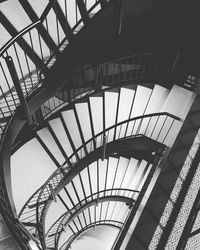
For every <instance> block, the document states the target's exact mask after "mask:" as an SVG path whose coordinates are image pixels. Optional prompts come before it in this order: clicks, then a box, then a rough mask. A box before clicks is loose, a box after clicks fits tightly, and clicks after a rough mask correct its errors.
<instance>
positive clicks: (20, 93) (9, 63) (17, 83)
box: [5, 56, 33, 125]
mask: <svg viewBox="0 0 200 250" xmlns="http://www.w3.org/2000/svg"><path fill="white" fill-rule="evenodd" d="M5 61H6V64H7V67H8V70H9V72H10V75H11V78H12V80H13V83H14V86H15V89H16V92H17V94H18V97H19V100H20V103H21V106H22V108H23V110H24V111H25V114H26V119H27V122H28V124H29V125H32V124H33V121H32V117H31V114H30V111H29V108H28V104H27V102H26V99H25V97H24V94H23V91H22V89H21V85H20V81H19V78H18V75H17V71H16V68H15V65H14V63H13V60H12V57H11V56H6V57H5Z"/></svg>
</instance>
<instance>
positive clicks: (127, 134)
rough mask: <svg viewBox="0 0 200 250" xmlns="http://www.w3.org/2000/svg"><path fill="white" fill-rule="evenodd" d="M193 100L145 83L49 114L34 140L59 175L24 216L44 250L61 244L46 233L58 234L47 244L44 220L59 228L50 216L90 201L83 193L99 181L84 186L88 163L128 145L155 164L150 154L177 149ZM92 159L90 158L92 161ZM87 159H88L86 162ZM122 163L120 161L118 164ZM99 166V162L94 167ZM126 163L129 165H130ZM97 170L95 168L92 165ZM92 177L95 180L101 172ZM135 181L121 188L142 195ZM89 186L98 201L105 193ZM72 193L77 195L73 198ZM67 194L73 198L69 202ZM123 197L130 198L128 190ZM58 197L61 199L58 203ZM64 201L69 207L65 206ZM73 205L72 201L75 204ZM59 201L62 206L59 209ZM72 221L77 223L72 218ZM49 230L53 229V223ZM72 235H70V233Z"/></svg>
mask: <svg viewBox="0 0 200 250" xmlns="http://www.w3.org/2000/svg"><path fill="white" fill-rule="evenodd" d="M194 98H195V94H194V93H193V92H191V91H189V90H186V89H184V88H182V87H179V86H177V85H174V86H173V87H172V89H171V90H168V89H166V88H164V87H162V86H159V85H156V84H155V85H154V87H153V88H152V89H151V88H147V87H145V86H142V85H128V86H123V87H118V88H105V89H103V90H102V91H101V92H99V93H94V94H91V95H90V96H87V97H83V98H82V99H80V100H78V101H76V102H75V103H72V104H69V105H67V106H65V107H64V108H63V109H61V110H60V111H59V112H57V113H55V114H53V115H52V117H51V116H50V117H49V119H48V121H46V123H45V126H44V128H40V129H39V130H38V131H37V132H36V133H35V138H36V139H37V141H38V142H39V143H40V145H41V147H42V148H43V150H44V151H45V152H46V155H47V156H48V157H49V159H50V161H52V164H53V165H54V166H55V167H54V169H55V171H54V172H53V173H52V175H51V176H50V177H49V178H48V180H47V181H46V183H45V184H44V185H42V187H40V186H35V190H36V189H37V191H36V192H35V193H34V194H33V195H32V196H31V197H30V199H29V200H28V201H27V202H26V204H25V206H24V207H23V209H22V211H21V212H20V214H19V217H20V221H21V222H22V223H23V225H25V226H26V227H27V229H28V230H29V231H30V232H31V233H32V234H34V235H38V236H37V237H40V240H41V241H42V242H45V241H46V243H43V244H44V246H43V247H46V246H45V245H46V244H50V245H49V247H50V249H51V247H55V245H54V246H52V245H51V244H58V242H57V241H55V240H54V238H53V239H51V237H50V239H49V238H48V234H51V235H53V236H54V233H55V231H54V233H47V236H46V240H45V233H46V232H47V231H46V229H45V228H46V227H47V228H48V227H49V225H47V224H46V223H47V222H46V221H51V223H52V224H54V223H55V225H56V226H57V225H58V224H57V223H61V225H62V222H61V221H60V219H58V221H57V219H56V218H54V219H53V217H54V216H51V214H52V213H51V211H59V210H60V211H63V208H64V209H66V206H67V208H68V210H70V211H71V209H72V206H74V207H76V206H79V205H80V204H81V201H82V200H84V197H85V198H86V197H89V195H88V194H86V193H85V194H84V192H82V194H81V193H80V190H81V189H89V188H87V187H86V186H87V185H88V182H89V183H97V181H95V180H93V181H92V180H90V181H86V182H85V180H88V177H86V176H85V177H83V176H82V172H84V171H85V174H86V173H87V172H86V169H88V170H89V169H90V167H88V164H89V163H90V162H92V161H94V160H95V158H96V159H98V158H101V159H102V160H103V162H106V161H108V162H109V160H110V158H109V160H106V159H107V157H108V156H109V154H113V153H116V152H119V151H120V150H121V151H122V152H123V151H128V149H127V148H128V147H129V148H130V147H132V149H129V151H131V152H132V154H135V155H136V157H139V155H140V154H138V155H137V152H139V151H141V150H142V152H143V155H142V159H144V158H145V157H147V159H146V160H147V161H148V162H149V163H151V164H152V163H153V162H152V159H151V158H150V156H151V157H152V155H155V156H156V155H157V152H158V150H159V149H160V148H162V145H165V146H167V147H171V146H172V145H173V142H174V140H175V138H176V136H177V134H178V132H179V130H180V128H181V125H182V123H183V120H184V118H185V117H186V114H187V112H188V111H189V109H190V106H191V104H192V102H193V100H194ZM183 100H184V102H183ZM174 106H176V108H174ZM136 138H137V140H138V141H137V143H136V145H137V146H135V144H129V145H128V146H126V145H125V144H122V146H120V143H123V141H127V142H128V141H130V139H132V140H133V141H134V140H136ZM145 138H146V139H145ZM144 141H145V143H144ZM148 143H150V144H148ZM143 144H144V145H149V146H146V150H147V151H149V152H150V154H147V156H145V154H144V145H143ZM141 145H142V146H141ZM142 147H143V148H142ZM95 152H96V153H95ZM93 154H94V155H93ZM95 154H96V155H95ZM129 154H130V152H129ZM90 157H91V160H88V159H90ZM140 158H141V155H140ZM84 159H86V160H87V161H85V162H84ZM122 159H123V158H119V162H120V161H122ZM125 161H127V159H125ZM98 162H100V160H99V161H98ZM96 165H98V164H97V163H96ZM125 165H126V166H127V164H125ZM125 165H124V166H121V167H120V168H117V169H118V170H116V169H115V170H114V172H115V179H117V178H119V176H120V173H122V172H123V171H124V170H123V169H124V167H125ZM136 165H137V164H136ZM115 166H117V165H115ZM84 168H85V169H84ZM93 169H96V168H95V167H94V168H93ZM107 169H109V168H107ZM144 169H145V165H143V167H140V168H138V171H140V172H138V175H141V174H142V173H143V171H144ZM149 169H150V168H149ZM51 171H52V170H51ZM80 171H82V172H80ZM91 171H94V170H91ZM110 171H111V172H112V168H110ZM120 171H122V172H120ZM132 171H133V169H132ZM111 172H108V173H107V174H108V175H109V178H108V176H107V177H106V178H108V179H110V180H111V179H112V177H113V176H112V174H111ZM147 172H148V171H147V170H146V173H147ZM88 173H89V172H88ZM112 173H113V172H112ZM139 173H140V174H139ZM92 175H93V176H97V173H93V174H92ZM123 175H124V174H123ZM143 175H144V173H143ZM147 175H148V173H147ZM136 176H137V174H136ZM73 178H74V179H73ZM98 178H99V177H98ZM106 178H105V174H104V177H102V178H101V180H104V181H105V179H106ZM134 178H135V177H134ZM134 178H132V180H134ZM72 179H73V180H74V181H72ZM99 180H100V179H99ZM99 180H98V182H99ZM105 182H106V181H105ZM72 183H73V184H72ZM74 183H76V185H75V184H74ZM111 183H112V181H111ZM116 183H118V184H116V186H115V185H114V184H113V186H112V185H111V186H109V187H104V191H105V190H106V189H111V191H110V192H111V193H112V192H113V191H112V189H113V188H116V189H119V190H120V189H121V184H120V181H119V180H118V181H117V180H116ZM136 183H137V182H135V181H134V182H133V183H132V185H133V186H131V184H130V186H126V187H124V188H123V189H130V190H136V191H137V192H138V191H139V190H140V188H139V186H137V185H136ZM36 185H37V184H36ZM91 185H92V184H91ZM98 185H100V183H99V184H98ZM135 185H136V186H135ZM141 185H142V184H141ZM38 188H39V189H38ZM63 188H64V189H63ZM90 188H91V194H90V196H91V199H94V197H93V195H95V194H96V193H97V192H100V191H101V190H100V189H99V190H97V189H96V188H95V187H92V186H91V187H90ZM63 190H64V191H63ZM70 190H71V191H70ZM63 192H64V193H65V194H63ZM71 192H72V193H74V192H75V193H74V194H72V193H71ZM130 192H131V191H130ZM100 193H101V192H100ZM102 193H103V192H102ZM104 193H105V192H104ZM118 193H120V192H118ZM66 194H67V195H69V197H70V198H69V197H68V198H67V197H66ZM75 194H76V195H75ZM30 195H31V194H30ZM63 195H64V196H63ZM74 195H75V196H74ZM77 195H78V196H77ZM71 196H73V197H71ZM123 196H124V197H126V198H129V195H128V194H127V192H126V191H125V190H124V192H123ZM57 197H59V201H58V198H57ZM134 197H136V196H135V194H134ZM56 201H57V202H56ZM52 202H53V203H52ZM62 202H64V204H65V205H66V206H65V205H64V206H63V203H62ZM70 202H73V204H71V203H70ZM61 203H62V206H63V207H62V209H58V207H59V206H61ZM87 203H88V201H87ZM59 204H60V205H59ZM76 204H79V205H76ZM57 206H58V207H57ZM91 206H92V204H91ZM93 206H94V205H93ZM83 207H84V206H83ZM63 214H64V211H63ZM63 214H60V216H61V217H60V218H61V219H63V218H65V216H64V215H63ZM68 214H69V213H68ZM58 217H59V216H58ZM52 220H53V221H54V222H53V221H52ZM76 220H77V218H76ZM55 221H56V222H55ZM70 223H74V222H73V220H72V222H70ZM91 223H94V222H91ZM87 224H88V222H87V223H85V226H87ZM38 225H40V227H38ZM70 225H71V224H70ZM60 227H61V231H63V229H62V228H63V227H62V226H60ZM38 228H39V230H38ZM83 228H84V227H83ZM51 230H55V228H54V225H53V226H52V229H50V231H51ZM77 232H78V231H77ZM77 232H75V231H74V236H73V237H75V236H76V234H77ZM53 236H52V237H53ZM56 237H57V236H56ZM70 237H72V236H71V235H70ZM70 237H69V238H70ZM73 237H72V238H73ZM49 242H50V243H49ZM70 242H71V241H70ZM56 246H57V245H56Z"/></svg>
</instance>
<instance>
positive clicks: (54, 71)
mask: <svg viewBox="0 0 200 250" xmlns="http://www.w3.org/2000/svg"><path fill="white" fill-rule="evenodd" d="M0 2H1V1H0ZM156 3H157V1H150V2H149V3H148V4H145V5H143V4H142V3H138V7H139V8H138V9H134V10H133V6H134V4H135V3H134V2H133V1H131V0H130V1H129V0H128V1H124V2H123V1H114V0H113V1H111V0H110V1H107V0H99V1H97V0H91V1H83V0H77V1H67V0H59V1H56V0H46V1H44V2H43V3H42V4H41V5H39V4H38V3H36V2H35V3H34V1H28V0H19V1H16V2H15V3H14V2H13V9H14V8H18V9H19V13H20V15H22V16H23V15H24V16H25V17H23V18H22V17H19V18H16V20H15V17H14V16H12V14H10V13H11V12H12V11H10V10H11V9H10V6H11V5H10V3H9V0H8V1H5V2H4V1H2V3H0V6H2V9H1V10H0V18H1V24H2V26H1V27H0V29H1V30H3V32H4V33H5V34H6V35H7V37H6V38H5V39H6V41H5V42H3V44H2V49H1V50H0V80H1V87H0V91H1V94H0V130H1V145H0V147H1V179H0V199H1V205H0V206H1V214H2V217H1V218H0V248H1V249H49V250H50V249H52V250H53V249H60V250H64V249H70V248H71V249H82V248H81V247H83V246H84V247H85V248H86V249H89V247H92V248H91V249H93V248H94V246H98V247H99V249H115V247H117V245H118V244H119V241H120V242H121V237H125V236H123V235H124V234H126V233H127V232H128V234H127V235H131V234H132V233H133V231H134V229H135V228H136V226H137V222H138V221H139V219H140V217H141V215H142V213H143V210H144V208H145V205H146V203H147V201H148V199H150V198H149V197H150V196H151V192H152V190H153V189H154V187H155V183H156V181H157V179H158V177H159V175H160V172H162V167H163V164H164V161H165V159H166V157H167V156H168V154H169V153H170V152H171V151H170V150H171V148H173V145H174V142H175V141H176V139H177V137H178V135H179V134H180V131H181V129H182V125H183V124H184V121H185V119H186V117H187V114H188V113H189V111H190V108H191V107H192V105H193V103H194V101H195V100H196V99H195V98H196V93H195V92H196V88H197V85H196V82H195V81H194V79H193V77H192V76H190V77H189V78H188V79H184V82H180V81H177V82H176V84H175V83H174V82H173V81H172V76H173V74H174V71H175V68H176V64H177V59H178V57H179V53H178V51H174V50H170V51H161V52H150V53H149V52H148V53H142V54H136V55H134V56H128V57H123V58H120V59H114V60H112V61H109V62H106V63H105V62H103V63H100V64H96V65H92V64H90V63H89V61H88V58H89V56H91V54H92V53H94V52H95V51H96V50H97V49H98V48H100V47H101V46H102V45H103V44H105V42H106V41H108V40H110V39H111V38H112V37H113V36H116V35H119V34H120V33H121V32H122V30H123V29H125V28H126V26H128V24H129V22H130V20H132V19H133V18H136V17H137V16H140V15H141V14H142V13H144V12H145V11H147V10H149V9H151V8H152V6H154V5H155V4H156ZM20 20H21V21H20ZM27 20H28V21H27ZM105 24H106V25H105ZM1 30H0V31H1ZM89 34H90V35H89ZM35 147H37V150H36V151H34V150H35ZM25 148H28V151H27V156H26V157H27V159H28V158H30V159H31V158H32V155H33V154H34V157H35V159H33V163H32V164H33V165H32V164H31V163H30V167H27V166H26V167H25V163H23V162H20V160H19V164H21V165H22V166H21V168H20V167H18V168H16V166H15V161H14V160H12V159H15V157H17V156H18V154H19V155H20V154H22V155H23V151H24V150H25ZM33 152H34V153H33ZM11 155H12V157H11ZM10 159H11V162H10ZM34 164H36V165H35V166H34ZM42 165H43V166H42ZM41 167H43V170H42V171H41V169H40V168H41ZM18 169H21V173H22V172H23V176H24V180H23V184H22V180H21V179H19V178H17V172H19V170H18ZM15 171H16V172H15ZM13 173H14V174H13ZM30 183H31V188H30V189H29V187H30ZM20 188H21V190H20ZM24 190H26V192H23V191H24ZM19 191H20V195H19ZM133 215H134V216H133ZM130 223H132V225H131V227H130V228H129V229H128V228H127V225H128V224H130ZM119 239H120V240H119ZM88 242H90V243H88ZM31 244H32V245H31ZM116 249H118V248H116Z"/></svg>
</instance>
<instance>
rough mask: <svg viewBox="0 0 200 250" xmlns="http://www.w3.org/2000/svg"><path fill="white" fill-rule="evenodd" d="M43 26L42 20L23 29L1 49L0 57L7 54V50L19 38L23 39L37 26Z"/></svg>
mask: <svg viewBox="0 0 200 250" xmlns="http://www.w3.org/2000/svg"><path fill="white" fill-rule="evenodd" d="M39 24H41V20H38V21H36V22H35V23H32V24H30V25H28V26H27V27H25V28H24V29H22V30H21V31H20V32H19V33H18V34H17V35H16V36H15V37H12V38H11V39H10V40H9V41H8V42H7V43H6V44H5V45H3V47H2V48H1V49H0V56H3V54H4V53H5V52H6V50H7V49H8V48H9V47H10V46H11V45H12V44H13V43H14V42H16V41H17V40H18V38H20V37H22V36H23V35H24V34H25V33H26V32H28V31H30V30H31V29H33V28H35V27H36V26H37V25H39Z"/></svg>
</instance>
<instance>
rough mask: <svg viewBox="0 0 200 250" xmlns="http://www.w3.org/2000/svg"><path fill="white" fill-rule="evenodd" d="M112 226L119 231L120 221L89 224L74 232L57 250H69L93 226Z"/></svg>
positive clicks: (121, 224)
mask: <svg viewBox="0 0 200 250" xmlns="http://www.w3.org/2000/svg"><path fill="white" fill-rule="evenodd" d="M101 225H102V226H112V227H116V228H118V229H121V228H122V226H123V223H122V222H121V221H116V220H102V221H96V222H95V223H91V224H89V225H87V226H86V227H84V228H83V229H82V230H81V231H77V232H74V234H73V235H72V236H71V237H70V238H69V239H68V240H67V241H66V242H65V243H64V244H63V245H62V246H61V247H60V248H59V250H66V249H69V248H70V246H71V244H72V242H73V241H74V240H75V239H77V238H78V237H79V236H80V235H81V234H82V233H83V232H85V231H86V230H89V229H91V228H94V226H101Z"/></svg>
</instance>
